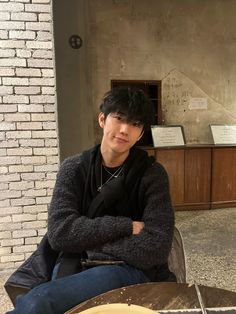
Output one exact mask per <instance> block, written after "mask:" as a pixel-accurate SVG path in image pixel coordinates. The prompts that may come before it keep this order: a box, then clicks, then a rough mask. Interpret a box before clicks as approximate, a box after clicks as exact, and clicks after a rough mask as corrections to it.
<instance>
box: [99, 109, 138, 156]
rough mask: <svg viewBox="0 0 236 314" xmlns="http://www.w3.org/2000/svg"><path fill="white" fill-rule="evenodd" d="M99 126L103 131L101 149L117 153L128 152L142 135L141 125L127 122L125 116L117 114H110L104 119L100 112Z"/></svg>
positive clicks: (135, 122) (136, 122)
mask: <svg viewBox="0 0 236 314" xmlns="http://www.w3.org/2000/svg"><path fill="white" fill-rule="evenodd" d="M99 125H100V127H101V128H102V129H103V139H102V145H103V147H104V148H106V149H108V148H110V149H112V150H113V151H114V152H117V153H124V152H127V151H129V150H130V148H131V147H132V146H133V145H134V144H135V143H136V142H137V141H138V140H139V139H140V138H141V136H142V134H143V125H142V124H140V122H139V121H132V122H129V121H127V119H126V116H125V115H121V114H118V113H110V114H109V115H108V116H107V117H106V119H105V116H104V113H102V112H101V113H100V114H99Z"/></svg>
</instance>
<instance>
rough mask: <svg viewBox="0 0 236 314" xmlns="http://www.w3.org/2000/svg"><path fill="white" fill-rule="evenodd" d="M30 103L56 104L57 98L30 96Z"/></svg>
mask: <svg viewBox="0 0 236 314" xmlns="http://www.w3.org/2000/svg"><path fill="white" fill-rule="evenodd" d="M30 102H32V103H38V104H40V103H41V104H47V103H54V102H55V97H54V96H49V95H40V96H30Z"/></svg>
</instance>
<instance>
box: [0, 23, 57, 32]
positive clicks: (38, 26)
mask: <svg viewBox="0 0 236 314" xmlns="http://www.w3.org/2000/svg"><path fill="white" fill-rule="evenodd" d="M3 23H4V22H3ZM0 25H1V24H0ZM51 29H52V25H51V23H49V22H26V30H32V31H51Z"/></svg>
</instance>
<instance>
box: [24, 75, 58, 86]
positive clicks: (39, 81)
mask: <svg viewBox="0 0 236 314" xmlns="http://www.w3.org/2000/svg"><path fill="white" fill-rule="evenodd" d="M29 85H36V86H38V85H40V86H54V85H55V80H54V78H45V77H42V78H30V79H29Z"/></svg>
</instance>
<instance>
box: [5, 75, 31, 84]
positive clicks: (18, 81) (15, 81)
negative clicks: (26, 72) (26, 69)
mask: <svg viewBox="0 0 236 314" xmlns="http://www.w3.org/2000/svg"><path fill="white" fill-rule="evenodd" d="M3 84H4V85H14V86H15V85H28V84H29V79H28V78H20V77H11V78H10V77H5V78H3Z"/></svg>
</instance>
